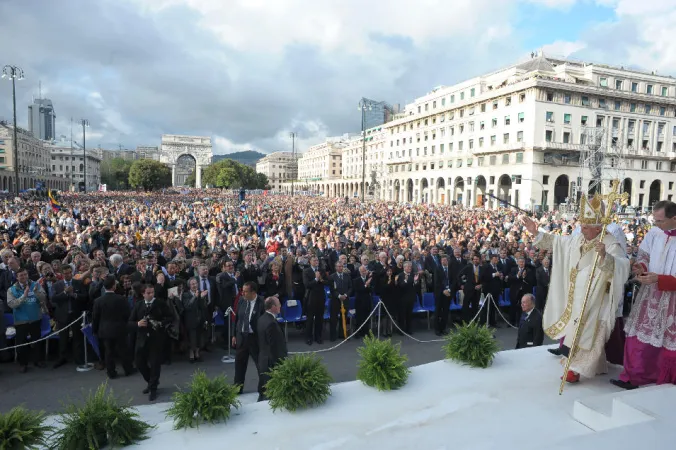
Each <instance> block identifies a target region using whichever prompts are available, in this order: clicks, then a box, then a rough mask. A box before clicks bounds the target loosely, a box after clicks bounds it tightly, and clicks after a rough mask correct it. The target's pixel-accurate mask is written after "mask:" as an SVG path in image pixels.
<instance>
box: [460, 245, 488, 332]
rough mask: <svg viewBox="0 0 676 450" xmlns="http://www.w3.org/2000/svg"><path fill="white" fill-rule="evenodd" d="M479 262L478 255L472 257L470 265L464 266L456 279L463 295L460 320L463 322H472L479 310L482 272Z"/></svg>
mask: <svg viewBox="0 0 676 450" xmlns="http://www.w3.org/2000/svg"><path fill="white" fill-rule="evenodd" d="M480 262H481V258H480V257H479V255H474V256H472V264H468V265H466V266H465V267H464V268H463V269H462V270H461V271H460V275H459V277H458V278H459V283H460V285H461V288H462V291H463V293H464V294H465V295H464V298H463V301H462V318H463V320H464V321H465V322H469V321H470V320H472V319H473V318H474V316H475V315H476V313H477V311H478V309H479V300H480V298H481V289H482V284H481V272H482V271H483V268H482V267H481V265H480Z"/></svg>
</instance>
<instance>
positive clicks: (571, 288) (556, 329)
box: [545, 267, 577, 339]
mask: <svg viewBox="0 0 676 450" xmlns="http://www.w3.org/2000/svg"><path fill="white" fill-rule="evenodd" d="M576 279H577V268H575V267H574V268H573V269H572V270H571V271H570V278H569V280H570V282H569V285H568V300H567V302H566V309H564V310H563V314H561V317H560V318H559V320H557V321H556V323H554V325H552V326H551V327H549V328H547V329H546V330H545V334H546V335H547V336H549V337H550V338H552V339H554V338H555V337H556V336H558V335H559V333H561V332H562V331H563V329H564V328H566V325H568V322H569V321H570V316H572V315H573V300H575V280H576Z"/></svg>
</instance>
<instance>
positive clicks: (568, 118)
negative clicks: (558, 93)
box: [563, 114, 571, 125]
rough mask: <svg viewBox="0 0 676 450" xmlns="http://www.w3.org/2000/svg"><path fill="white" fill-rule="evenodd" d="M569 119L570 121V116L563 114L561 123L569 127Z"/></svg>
mask: <svg viewBox="0 0 676 450" xmlns="http://www.w3.org/2000/svg"><path fill="white" fill-rule="evenodd" d="M570 119H571V115H570V114H564V115H563V123H565V124H566V125H570Z"/></svg>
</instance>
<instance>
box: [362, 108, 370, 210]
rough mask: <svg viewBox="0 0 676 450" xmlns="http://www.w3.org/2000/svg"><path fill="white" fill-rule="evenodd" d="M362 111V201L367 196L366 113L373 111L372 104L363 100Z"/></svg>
mask: <svg viewBox="0 0 676 450" xmlns="http://www.w3.org/2000/svg"><path fill="white" fill-rule="evenodd" d="M359 109H360V110H361V144H362V145H361V201H362V202H364V196H365V194H366V111H371V109H372V106H371V102H370V101H369V100H368V99H366V98H363V97H362V99H361V100H360V101H359Z"/></svg>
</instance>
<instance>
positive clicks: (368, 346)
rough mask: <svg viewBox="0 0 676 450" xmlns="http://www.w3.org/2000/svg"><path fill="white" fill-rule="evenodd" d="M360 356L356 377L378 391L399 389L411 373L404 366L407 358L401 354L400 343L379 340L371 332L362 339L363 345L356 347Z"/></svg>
mask: <svg viewBox="0 0 676 450" xmlns="http://www.w3.org/2000/svg"><path fill="white" fill-rule="evenodd" d="M357 353H358V354H359V356H360V357H361V359H360V360H359V363H358V370H357V379H358V380H361V381H362V383H364V384H365V385H367V386H371V387H375V388H376V389H378V390H379V391H389V390H392V389H399V388H400V387H402V386H403V385H405V384H406V381H408V376H409V374H410V373H411V371H410V370H409V368H408V367H406V361H407V360H408V358H407V357H406V355H402V354H401V344H397V345H394V344H393V343H392V340H390V339H387V340H382V341H381V340H380V339H377V338H375V337H374V336H373V333H371V334H370V335H369V336H367V337H366V338H365V339H364V346H363V347H359V348H358V349H357Z"/></svg>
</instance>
